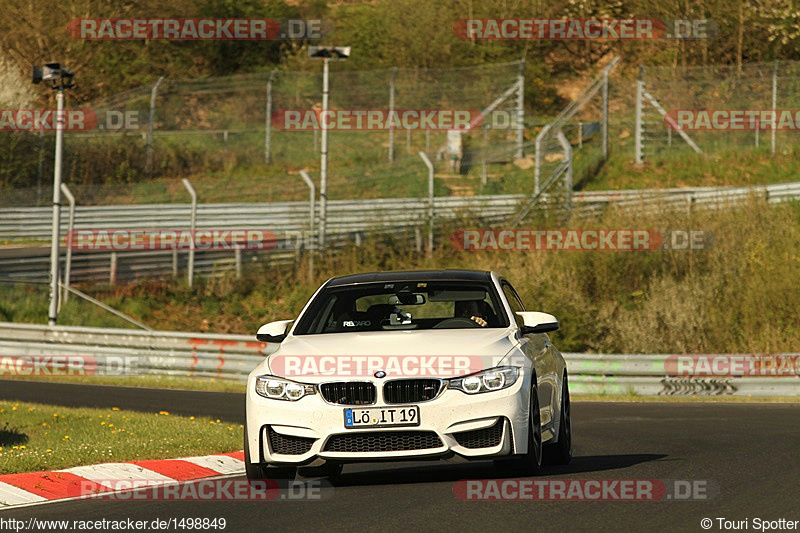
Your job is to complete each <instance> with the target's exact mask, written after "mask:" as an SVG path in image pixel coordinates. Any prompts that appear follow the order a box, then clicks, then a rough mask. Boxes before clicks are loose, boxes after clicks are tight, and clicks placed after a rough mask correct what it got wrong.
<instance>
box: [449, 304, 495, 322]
mask: <svg viewBox="0 0 800 533" xmlns="http://www.w3.org/2000/svg"><path fill="white" fill-rule="evenodd" d="M481 304H483V301H481V300H467V301H464V302H456V305H455V315H456V317H464V318H469V319H470V320H472V321H473V322H475V323H476V324H478V325H479V326H481V327H482V328H485V327H486V326H487V325H488V324H489V323H488V322H487V321H486V316H484V313H483V312H482V311H481V310H482V309H483V306H482V305H481Z"/></svg>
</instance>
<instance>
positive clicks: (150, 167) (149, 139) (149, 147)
mask: <svg viewBox="0 0 800 533" xmlns="http://www.w3.org/2000/svg"><path fill="white" fill-rule="evenodd" d="M162 81H164V76H161V77H160V78H158V81H157V82H156V84H155V85H153V89H152V90H151V91H150V119H149V121H148V124H147V156H146V157H147V159H146V161H145V167H146V168H145V172H146V173H147V174H148V175H150V174H151V173H152V172H153V129H154V128H155V122H156V98H157V97H158V86H159V85H161V82H162Z"/></svg>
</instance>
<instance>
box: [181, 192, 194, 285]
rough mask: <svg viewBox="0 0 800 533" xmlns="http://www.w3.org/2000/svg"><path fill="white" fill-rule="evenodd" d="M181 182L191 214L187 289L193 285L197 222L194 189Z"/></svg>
mask: <svg viewBox="0 0 800 533" xmlns="http://www.w3.org/2000/svg"><path fill="white" fill-rule="evenodd" d="M181 182H183V186H184V187H186V190H187V191H189V195H190V196H191V197H192V214H191V219H190V221H189V224H190V229H191V232H192V233H191V235H192V246H191V248H189V269H188V271H189V272H188V274H187V280H188V281H189V287H191V286H192V284H193V283H194V249H195V242H194V239H195V231H194V230H195V226H196V222H197V192H195V190H194V187H192V184H191V183H190V182H189V180H188V179H186V178H183V179H182V180H181Z"/></svg>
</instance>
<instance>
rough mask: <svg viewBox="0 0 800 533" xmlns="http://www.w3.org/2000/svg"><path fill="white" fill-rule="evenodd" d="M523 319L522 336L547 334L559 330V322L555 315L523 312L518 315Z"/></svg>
mask: <svg viewBox="0 0 800 533" xmlns="http://www.w3.org/2000/svg"><path fill="white" fill-rule="evenodd" d="M517 314H518V315H519V316H521V317H522V323H523V326H522V334H523V335H528V334H529V333H547V332H548V331H555V330H557V329H558V320H557V319H556V317H554V316H553V315H548V314H547V313H540V312H538V311H523V312H518V313H517Z"/></svg>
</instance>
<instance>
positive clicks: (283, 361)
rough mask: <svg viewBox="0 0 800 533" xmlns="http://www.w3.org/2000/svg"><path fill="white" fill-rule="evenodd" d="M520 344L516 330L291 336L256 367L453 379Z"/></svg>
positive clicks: (324, 376)
mask: <svg viewBox="0 0 800 533" xmlns="http://www.w3.org/2000/svg"><path fill="white" fill-rule="evenodd" d="M517 344H519V342H518V340H517V339H516V337H515V335H514V330H512V329H511V328H504V329H500V328H492V329H454V330H425V331H414V330H397V331H368V332H353V333H328V334H323V335H301V336H289V337H287V338H286V340H284V341H283V343H281V345H280V348H278V350H277V351H276V352H274V353H273V354H271V355H270V356H269V357H268V358H267V360H266V361H265V362H264V363H263V364H262V365H259V368H258V369H257V370H259V371H262V372H263V373H269V374H272V375H276V376H282V377H287V378H289V379H294V378H301V377H302V379H303V380H304V381H307V382H312V383H313V382H320V381H330V380H331V379H342V380H348V379H359V378H364V377H370V378H371V377H372V376H373V374H374V372H375V371H378V370H383V371H385V372H386V373H387V377H390V378H391V377H442V378H446V377H453V376H458V375H466V374H470V373H473V372H478V371H480V370H483V369H485V368H491V367H493V366H496V365H497V364H498V363H499V362H500V361H501V360H502V359H503V357H504V356H505V355H506V354H508V352H510V351H511V350H512V349H513V348H514V346H516V345H517Z"/></svg>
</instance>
